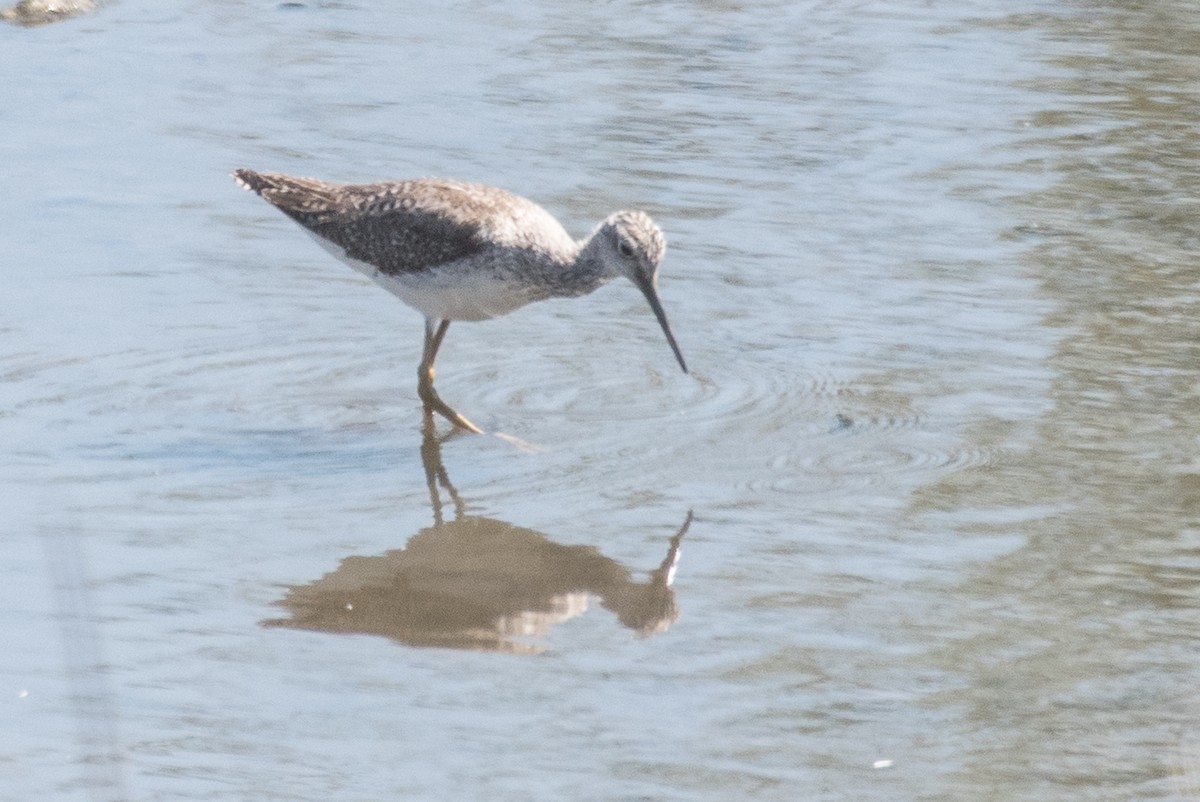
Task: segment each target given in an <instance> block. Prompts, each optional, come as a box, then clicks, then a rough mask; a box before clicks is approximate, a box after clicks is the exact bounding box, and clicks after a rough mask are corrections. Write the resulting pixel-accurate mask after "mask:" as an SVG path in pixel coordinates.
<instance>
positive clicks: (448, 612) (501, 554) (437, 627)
mask: <svg viewBox="0 0 1200 802" xmlns="http://www.w3.org/2000/svg"><path fill="white" fill-rule="evenodd" d="M423 457H424V459H425V469H426V477H427V480H428V482H429V488H430V493H431V498H432V501H433V505H434V506H433V508H434V525H433V526H431V527H428V528H426V529H422V530H421V531H419V532H417V534H415V535H414V536H413V537H412V538H410V539H409V541H408V542H407V543H406V544H405V546H404V548H402V549H396V550H393V551H388V552H386V553H384V554H381V555H378V556H370V557H360V556H352V557H347V558H345V559H344V560H342V562H341V564H340V565H339V566H338V567H337V570H335V571H333V572H332V573H329V574H326V575H325V576H324V577H322V578H320V579H318V580H316V581H315V582H311V583H309V584H307V585H299V586H295V587H292V588H290V589H289V590H288V592H287V595H286V596H285V597H284V598H283V599H282V600H281V601H280V602H279V604H280V605H281V606H283V607H285V608H286V609H287V610H288V613H289V616H288V617H287V618H282V619H277V620H272V621H267V622H264V623H265V624H266V625H267V626H272V627H286V628H290V629H306V630H317V631H324V632H360V633H369V634H375V635H383V636H385V637H388V638H392V639H393V640H396V641H399V642H401V643H406V644H410V645H413V646H443V647H454V648H468V649H482V650H488V651H516V652H537V651H541V650H542V647H541V646H540V645H538V644H536V643H529V642H527V641H524V640H521V639H522V638H527V637H530V636H545V635H547V634H548V633H549V631H550V629H551V628H552V627H553V626H554V625H555V624H558V623H560V622H562V621H565V620H567V619H569V618H573V617H574V616H577V615H579V614H581V613H582V612H584V611H585V610H586V609H587V606H588V600H589V598H591V597H593V596H595V597H599V599H600V604H601V605H602V606H603V607H605V608H607V609H609V610H612V611H613V612H614V613H616V615H617V619H618V620H619V621H620V622H621V623H622V624H623V625H624V626H626V627H629V628H630V629H632V630H633V631H634V632H636V633H637V634H638V635H647V636H648V635H653V634H655V633H659V632H662V631H664V630H665V629H667V627H669V626H670V625H671V623H672V622H674V621H675V619H676V618H677V617H678V615H679V611H678V608H677V607H676V604H675V593H674V591H673V590H672V589H671V587H670V586H671V581H672V579H673V574H674V569H675V565H676V563H677V562H678V560H679V546H680V541H682V539H683V536H684V534H685V533H686V532H687V529H688V526H689V525H690V524H691V521H692V515H691V513H690V512H689V513H688V516H687V520H686V521H685V522H684V524H683V526H682V527H681V528H680V529H679V531H678V532H677V533H676V534H675V535H674V537H672V538H671V540H670V542H669V544H668V548H667V554H666V556H665V557H664V558H663V561H662V564H661V565H660V566H659V567H658V568H657V569H656V570H655V571H653V572H651V574H650V577H649V579H648V580H646V581H636V580H635V579H634V578H633V574H632V572H631V571H630V570H629V569H628V568H627V567H625V566H624V565H622V564H621V563H619V562H617V561H616V560H613V559H612V558H610V557H605V556H604V555H603V554H601V553H600V551H599V550H598V549H596V548H595V547H594V546H582V545H579V546H568V545H562V544H559V543H555V542H553V541H552V540H550V539H549V538H548V537H547V536H546V535H544V534H542V533H541V532H537V531H534V530H532V529H525V528H523V527H519V526H514V525H513V524H510V523H506V522H504V521H498V520H496V519H494V518H484V517H480V516H472V515H466V514H464V512H463V509H464V504H463V502H462V500H461V498H459V496H458V493H457V491H455V489H454V487H453V485H451V484H450V481H449V477H448V476H447V475H446V471H445V468H444V467H443V466H442V463H441V455H440V449H439V448H438V444H437V439H436V437H435V435H434V433H433V427H432V426H428V427H427V428H426V438H425V446H424V448H423ZM439 485H440V486H442V487H444V488H445V489H446V490H447V491H448V492H449V494H450V497H451V498H452V499H453V501H454V509H455V516H454V517H455V519H454V520H453V521H448V522H447V521H444V520H443V519H442V512H441V503H440V500H439V498H438V487H439Z"/></svg>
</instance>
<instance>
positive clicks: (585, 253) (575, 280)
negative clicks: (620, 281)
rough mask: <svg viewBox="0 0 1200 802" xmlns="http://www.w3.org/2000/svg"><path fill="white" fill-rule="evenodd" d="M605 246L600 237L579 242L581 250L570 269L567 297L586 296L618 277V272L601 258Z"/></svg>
mask: <svg viewBox="0 0 1200 802" xmlns="http://www.w3.org/2000/svg"><path fill="white" fill-rule="evenodd" d="M602 246H603V243H602V241H601V240H600V238H599V237H595V236H593V237H588V238H587V239H585V240H582V241H580V242H579V244H578V247H579V250H578V251H577V252H576V254H575V262H574V264H572V265H571V266H570V267H569V268H568V269H567V271H566V272H567V273H569V274H570V276H571V281H570V287H568V288H567V290H568V291H567V292H566V293H564V294H567V295H586V294H587V293H589V292H594V291H595V290H598V289H599V288H600V287H603V286H604V285H605V284H607V283H608V282H610V281H612V280H613V279H615V278H617V277H618V274H617V273H616V271H614V270H612V269H611V268H610V267H609V263H608V261H607V260H605V259H604V258H603V257H602V256H601V248H602Z"/></svg>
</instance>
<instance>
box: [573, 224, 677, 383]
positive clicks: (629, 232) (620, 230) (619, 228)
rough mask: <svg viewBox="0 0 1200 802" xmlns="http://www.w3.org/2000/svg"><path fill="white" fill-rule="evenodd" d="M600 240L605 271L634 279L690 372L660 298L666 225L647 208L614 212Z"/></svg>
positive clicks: (600, 231) (599, 234)
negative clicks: (659, 225)
mask: <svg viewBox="0 0 1200 802" xmlns="http://www.w3.org/2000/svg"><path fill="white" fill-rule="evenodd" d="M592 240H593V242H594V243H595V242H596V241H597V240H598V241H599V246H600V247H599V248H597V253H598V255H599V257H600V259H601V260H602V262H603V264H604V269H605V272H606V273H608V274H609V275H613V276H624V277H625V278H627V279H629V280H630V281H632V282H633V284H634V286H636V287H637V288H638V289H639V290H641V291H642V295H644V296H646V300H647V301H648V302H649V304H650V308H651V309H652V310H654V316H655V317H656V318H658V323H659V325H660V326H662V330H663V333H664V334H666V335H667V342H668V343H669V344H670V346H671V350H672V351H674V352H675V358H676V359H678V360H679V367H681V368H683V372H684V373H687V363H686V362H684V361H683V354H682V353H681V352H680V350H679V345H678V344H677V343H676V342H675V336H674V335H673V334H671V327H670V326H669V325H668V324H667V314H666V312H664V311H663V308H662V302H661V301H660V300H659V298H658V265H659V263H660V262H662V259H663V256H664V255H665V254H666V252H667V240H666V237H664V236H663V233H662V229H660V228H659V227H658V226H657V225H655V223H654V221H653V220H651V219H650V215H648V214H646V213H645V212H614V213H613V214H611V215H609V216H608V218H607V219H606V220H605V221H604V222H603V223H601V224H600V227H599V228H598V229H597V230H596V233H595V234H594V235H593V236H592Z"/></svg>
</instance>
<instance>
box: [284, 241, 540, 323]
mask: <svg viewBox="0 0 1200 802" xmlns="http://www.w3.org/2000/svg"><path fill="white" fill-rule="evenodd" d="M306 231H307V229H306ZM308 233H309V234H310V236H312V238H313V239H314V240H316V242H317V244H319V245H320V246H321V247H322V248H324V249H325V250H326V251H328V252H329V253H331V254H333V255H334V256H336V257H337V258H338V259H340V260H341V261H343V262H345V263H346V264H347V265H349V266H350V267H352V268H353V269H354V270H356V271H357V272H359V273H362V274H363V275H364V276H366V277H367V278H369V279H371V280H372V281H374V282H375V283H376V284H378V285H379V286H381V287H383V288H384V289H385V290H387V291H388V292H390V293H391V294H392V295H395V296H396V297H397V298H399V299H400V300H401V301H404V303H406V304H408V305H409V306H411V307H412V308H413V309H416V310H417V311H418V312H420V313H421V314H422V315H424V316H425V317H427V318H429V319H431V320H488V319H489V318H493V317H499V316H500V315H506V314H508V313H509V312H511V311H513V310H514V309H518V308H520V307H522V306H524V305H525V304H527V303H529V302H531V301H535V300H538V298H540V297H542V296H541V295H539V294H538V293H536V292H535V291H533V288H531V287H527V286H525V285H524V284H523V283H522V282H520V281H515V282H514V281H505V280H502V279H500V278H499V277H497V276H496V274H495V273H494V272H493V271H492V270H490V269H487V268H486V267H485V268H477V267H476V268H472V267H469V266H466V265H463V264H461V263H457V264H455V263H452V264H450V265H443V266H440V267H435V268H431V269H429V270H422V271H420V272H417V273H407V274H402V275H396V276H390V275H387V274H385V273H382V272H380V270H379V268H377V267H375V265H372V264H369V263H367V262H363V261H360V260H358V259H353V258H351V257H349V256H347V255H346V252H345V251H344V250H343V249H342V248H341V247H339V246H337V245H335V244H334V243H332V242H330V241H329V240H327V239H325V238H323V237H319V236H317V235H316V234H312V233H311V232H308Z"/></svg>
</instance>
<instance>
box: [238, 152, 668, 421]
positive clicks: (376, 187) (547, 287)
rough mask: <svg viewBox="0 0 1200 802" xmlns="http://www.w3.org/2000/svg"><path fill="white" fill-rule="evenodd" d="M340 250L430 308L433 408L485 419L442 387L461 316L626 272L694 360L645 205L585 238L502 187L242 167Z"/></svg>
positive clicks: (421, 385)
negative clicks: (662, 294) (671, 301)
mask: <svg viewBox="0 0 1200 802" xmlns="http://www.w3.org/2000/svg"><path fill="white" fill-rule="evenodd" d="M233 177H234V178H235V179H236V180H237V182H238V183H239V184H241V185H242V186H243V187H245V188H246V189H248V190H251V191H252V192H255V193H257V194H258V195H260V196H261V197H262V198H264V199H265V200H266V201H268V202H269V203H271V204H272V205H273V206H275V207H276V208H278V209H279V210H280V211H282V212H283V213H284V214H286V215H287V216H288V217H290V218H292V219H293V220H295V221H296V222H297V223H299V224H300V225H301V226H302V227H303V228H304V229H305V231H307V232H308V233H309V234H311V235H313V237H314V239H316V241H317V242H318V243H319V244H320V245H321V246H322V247H324V248H325V249H326V250H328V251H329V252H330V253H332V254H333V255H334V256H336V257H338V258H339V259H341V260H342V261H343V262H345V263H346V264H348V265H350V267H352V268H354V269H355V270H357V271H358V272H360V273H362V274H363V275H365V276H367V277H368V278H370V279H372V280H373V281H375V283H377V284H379V285H380V286H381V287H383V288H384V289H385V290H387V291H388V292H390V293H392V294H393V295H395V296H396V297H397V298H399V299H400V300H402V301H404V302H405V303H406V304H408V305H409V306H411V307H413V308H414V309H416V310H417V311H418V312H420V313H421V314H422V315H424V316H425V348H424V351H423V353H422V355H421V364H420V366H419V367H418V369H417V394H418V395H419V396H420V398H421V401H422V403H423V404H424V407H425V414H426V416H429V415H431V414H432V413H433V412H437V413H438V414H439V415H442V416H443V417H445V418H446V419H447V420H449V421H450V422H451V423H452V424H454V425H455V426H457V427H460V428H463V429H467V430H469V431H472V432H479V431H481V430H480V429H479V428H478V427H477V426H475V425H474V424H473V423H471V422H470V421H469V420H467V419H466V418H464V417H463V416H462V415H461V414H459V413H458V412H456V411H455V410H454V409H453V408H451V407H450V406H449V405H448V404H446V403H445V402H444V401H442V399H441V398H439V397H438V394H437V391H436V390H434V389H433V377H434V369H433V363H434V360H435V359H436V358H437V352H438V347H439V346H441V344H442V338H443V337H445V336H446V329H447V328H448V327H449V326H450V321H452V320H487V319H489V318H493V317H497V316H499V315H503V314H507V313H508V312H511V311H513V310H514V309H517V308H519V307H521V306H524V305H525V304H527V303H531V302H533V301H540V300H543V299H545V298H573V297H576V296H579V295H586V294H587V293H589V292H592V291H593V290H595V289H597V288H598V287H600V286H601V285H603V284H606V283H608V282H609V281H612V280H613V279H615V278H618V277H620V276H624V277H625V278H627V279H629V280H630V281H632V282H633V283H634V285H635V286H636V287H637V288H638V289H639V290H641V291H642V294H643V295H645V296H646V300H647V301H649V302H650V308H651V309H652V310H654V316H655V317H656V318H658V322H659V325H661V326H662V330H663V333H664V334H666V335H667V342H668V343H669V344H670V346H671V350H672V351H674V352H675V358H676V359H678V360H679V367H681V368H683V372H684V373H686V372H687V364H686V363H685V362H684V361H683V354H682V353H681V352H680V350H679V345H678V344H677V343H676V342H675V337H674V335H672V334H671V327H670V326H669V325H668V324H667V315H666V313H665V312H664V311H663V308H662V303H661V302H660V301H659V299H658V265H659V262H661V261H662V258H663V254H664V253H665V252H666V241H665V239H664V238H663V234H662V231H661V230H660V229H659V227H658V226H657V225H655V224H654V221H653V220H651V219H650V217H649V216H648V215H647V214H645V213H644V212H615V213H614V214H611V215H609V216H608V217H607V218H606V219H605V220H604V221H603V222H602V223H600V225H599V226H597V227H596V229H595V231H593V232H592V234H591V236H589V237H588V238H586V239H584V240H580V241H576V240H574V239H572V238H571V237H570V235H568V234H567V232H566V231H565V230H564V229H563V227H562V226H561V225H560V224H559V222H558V221H557V220H555V219H554V217H552V216H551V215H550V213H549V212H547V211H546V210H545V209H543V208H542V207H541V206H538V205H537V204H536V203H534V202H533V201H530V200H527V199H525V198H522V197H520V196H519V195H514V194H512V193H511V192H507V191H505V190H503V189H500V188H499V187H492V186H487V185H484V184H469V183H466V182H463V181H451V180H445V179H433V178H425V179H418V180H412V181H385V182H379V183H375V184H332V183H329V182H326V181H318V180H316V179H313V178H295V177H293V176H289V175H283V174H282V173H257V172H255V171H254V170H247V169H241V170H236V171H234V173H233Z"/></svg>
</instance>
